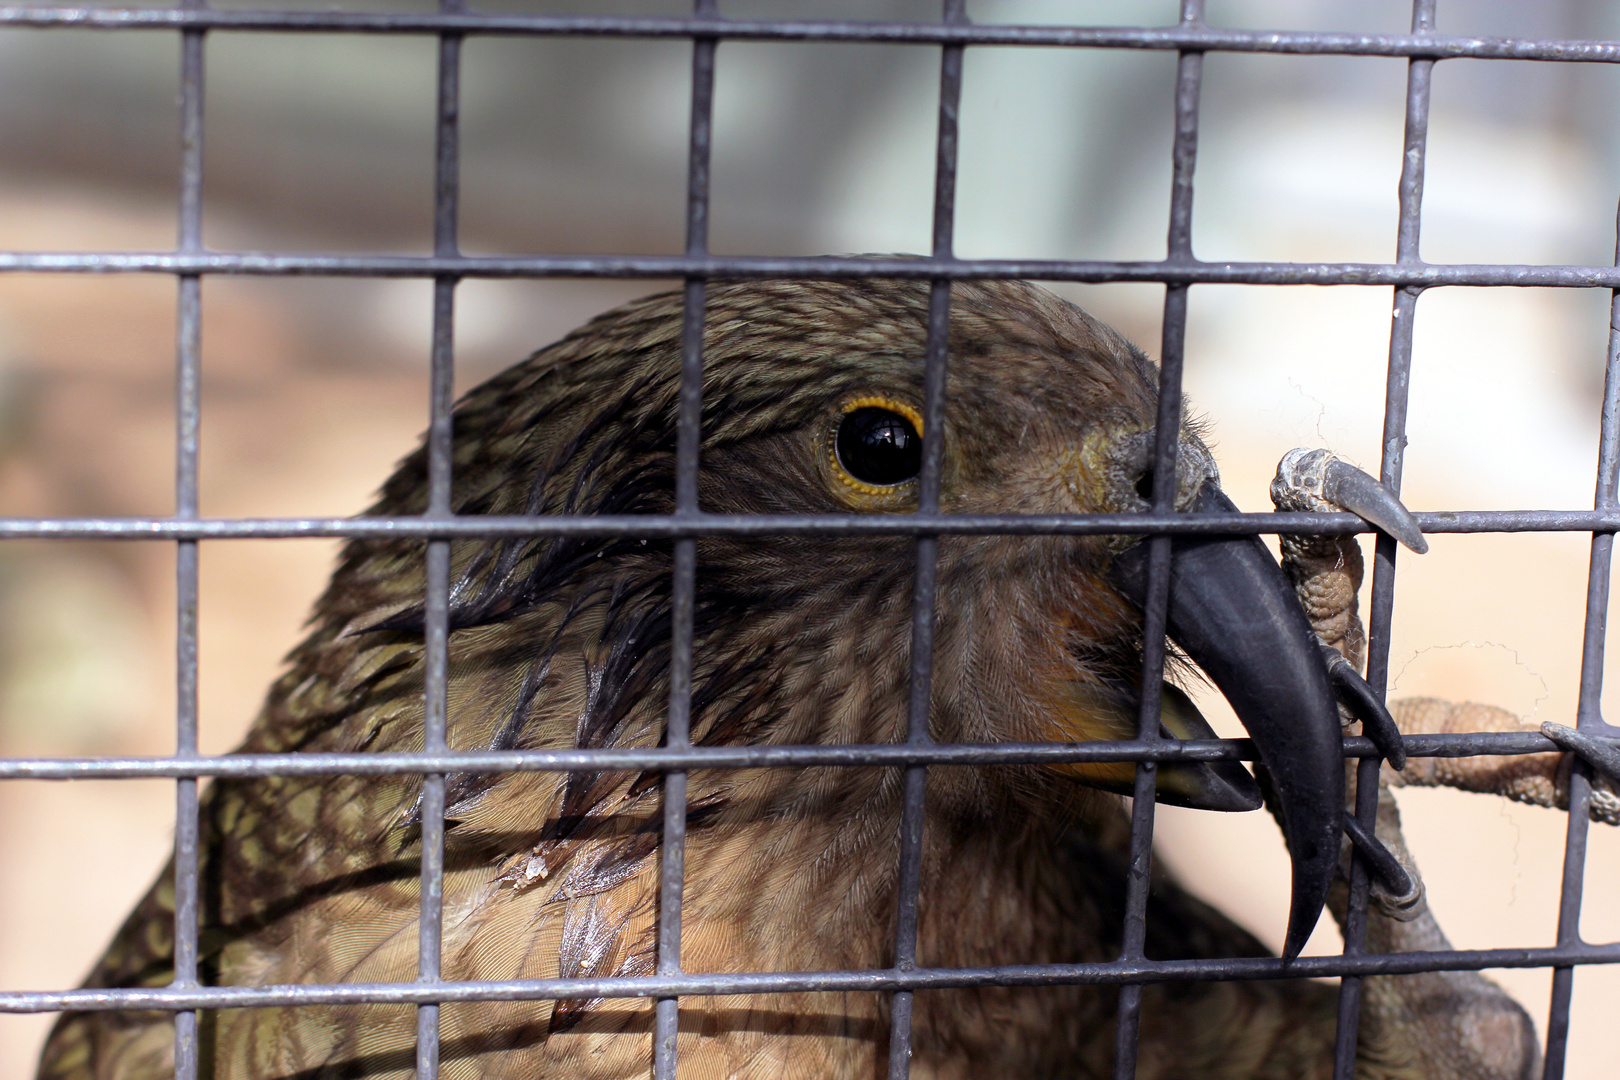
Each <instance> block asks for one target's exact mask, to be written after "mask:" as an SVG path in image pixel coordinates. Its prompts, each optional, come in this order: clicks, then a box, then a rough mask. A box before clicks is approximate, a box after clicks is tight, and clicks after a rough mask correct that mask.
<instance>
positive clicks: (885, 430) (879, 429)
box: [838, 407, 922, 484]
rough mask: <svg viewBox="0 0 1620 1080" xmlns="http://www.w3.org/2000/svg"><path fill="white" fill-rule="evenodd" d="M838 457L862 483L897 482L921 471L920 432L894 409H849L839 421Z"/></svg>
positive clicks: (845, 467) (847, 469)
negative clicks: (892, 410) (893, 410)
mask: <svg viewBox="0 0 1620 1080" xmlns="http://www.w3.org/2000/svg"><path fill="white" fill-rule="evenodd" d="M838 461H839V463H840V464H842V465H843V466H844V469H845V470H846V471H847V472H848V473H849V475H851V476H853V477H854V478H855V479H857V480H859V481H861V482H862V483H865V484H898V483H901V482H903V481H906V480H910V479H911V478H912V477H914V476H916V475H917V473H919V472H920V471H922V436H920V435H918V434H917V429H916V428H915V427H913V426H912V425H911V421H910V420H907V419H906V418H905V417H904V416H901V415H900V414H899V413H897V412H891V411H889V410H888V409H879V408H875V407H866V408H861V409H851V410H850V411H849V412H847V413H845V414H844V419H843V421H842V422H841V423H840V424H839V425H838Z"/></svg>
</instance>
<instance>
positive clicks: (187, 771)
mask: <svg viewBox="0 0 1620 1080" xmlns="http://www.w3.org/2000/svg"><path fill="white" fill-rule="evenodd" d="M1591 737H1592V738H1593V739H1595V740H1597V741H1598V742H1600V743H1607V744H1610V745H1614V746H1616V747H1620V739H1617V738H1612V737H1604V736H1601V735H1593V736H1591ZM1402 743H1403V745H1405V747H1406V753H1407V756H1408V757H1414V758H1421V757H1439V758H1454V757H1477V756H1482V755H1489V756H1507V755H1516V754H1544V753H1561V752H1562V749H1561V748H1560V747H1559V746H1558V745H1557V744H1556V743H1554V742H1553V741H1552V740H1551V739H1548V738H1547V737H1545V736H1544V735H1541V734H1538V733H1536V732H1533V731H1482V732H1472V733H1458V734H1445V735H1407V736H1405V737H1404V738H1403V739H1402ZM1344 755H1345V756H1346V757H1356V758H1365V757H1379V756H1381V751H1380V750H1379V749H1378V748H1377V747H1375V746H1374V745H1373V743H1372V742H1371V741H1370V740H1368V739H1367V738H1366V737H1365V736H1361V735H1355V736H1350V737H1347V738H1346V739H1345V740H1344ZM1256 757H1257V755H1256V753H1255V750H1254V743H1253V742H1252V741H1251V740H1249V739H1199V740H1196V741H1183V740H1179V739H1160V740H1158V741H1155V742H1153V743H1147V742H1141V741H1138V740H1135V739H1126V740H1120V741H1118V742H1100V741H1099V742H1082V743H1012V742H1009V743H948V744H941V745H921V744H919V745H908V744H905V743H878V744H845V745H840V746H692V747H657V746H649V747H624V746H617V747H603V748H599V749H591V750H468V751H450V752H446V753H440V754H421V753H416V754H333V753H307V754H220V755H218V756H215V757H88V758H4V759H0V780H92V779H100V780H133V779H141V778H152V777H164V778H171V779H172V778H175V777H186V776H220V777H231V778H237V779H241V778H249V777H263V776H385V775H394V774H399V773H438V772H443V773H505V772H569V771H573V772H578V771H585V770H592V769H647V770H659V769H778V768H811V767H819V766H842V767H850V766H906V765H1020V764H1032V763H1041V762H1045V763H1049V764H1060V763H1065V762H1078V761H1084V762H1105V761H1254V760H1255V759H1256Z"/></svg>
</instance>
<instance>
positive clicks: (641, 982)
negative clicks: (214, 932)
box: [0, 943, 1620, 1013]
mask: <svg viewBox="0 0 1620 1080" xmlns="http://www.w3.org/2000/svg"><path fill="white" fill-rule="evenodd" d="M1613 963H1620V943H1608V944H1601V945H1589V944H1579V943H1578V944H1574V945H1562V946H1553V947H1537V948H1519V949H1458V950H1455V951H1453V950H1444V949H1442V950H1430V951H1426V952H1409V953H1374V954H1370V955H1362V956H1355V957H1346V956H1302V957H1300V958H1299V959H1297V960H1294V961H1293V962H1291V963H1288V964H1284V963H1283V962H1282V961H1281V960H1278V959H1277V958H1276V957H1232V958H1224V959H1215V960H1129V961H1122V960H1116V961H1109V962H1103V963H1092V964H1017V965H1005V966H996V967H970V968H917V969H914V970H912V971H906V972H901V971H896V970H893V969H877V970H866V971H802V972H798V971H796V972H739V973H734V974H733V973H721V974H691V973H687V974H681V975H641V976H630V977H624V978H602V979H524V980H510V981H487V982H486V981H463V982H450V981H446V982H442V983H435V984H433V985H423V984H419V983H342V984H320V985H307V986H296V985H295V986H286V985H283V986H209V987H199V988H195V989H185V990H181V989H174V988H168V987H163V988H133V989H101V988H97V989H83V990H50V991H18V990H14V991H6V992H0V1013H25V1012H60V1011H63V1010H70V1009H71V1010H74V1011H79V1010H96V1011H107V1010H113V1009H130V1010H133V1009H164V1010H170V1011H179V1010H185V1009H198V1008H207V1009H242V1008H264V1007H268V1006H284V1005H293V1006H297V1005H324V1006H331V1005H367V1004H371V1005H382V1004H406V1005H420V1004H428V1003H433V1002H439V1003H443V1002H451V1001H537V1000H552V999H558V998H576V999H577V998H648V997H671V996H675V995H688V994H697V995H723V994H793V993H813V992H817V991H841V992H846V993H847V992H851V991H863V990H864V991H884V990H946V989H963V988H972V987H979V986H1030V987H1039V986H1073V985H1076V984H1102V985H1114V986H1118V985H1125V984H1129V983H1162V982H1189V981H1217V980H1230V979H1302V978H1313V979H1314V978H1331V977H1334V976H1342V975H1411V974H1415V973H1418V972H1425V971H1480V970H1483V969H1486V968H1528V967H1550V966H1552V965H1555V964H1556V965H1566V964H1567V965H1576V964H1613Z"/></svg>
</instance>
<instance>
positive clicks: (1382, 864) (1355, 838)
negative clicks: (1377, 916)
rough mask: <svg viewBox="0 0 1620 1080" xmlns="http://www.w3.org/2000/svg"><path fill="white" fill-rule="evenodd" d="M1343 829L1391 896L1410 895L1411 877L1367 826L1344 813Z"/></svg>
mask: <svg viewBox="0 0 1620 1080" xmlns="http://www.w3.org/2000/svg"><path fill="white" fill-rule="evenodd" d="M1344 831H1345V833H1346V834H1347V835H1348V836H1349V837H1350V842H1351V843H1352V844H1354V845H1355V846H1356V850H1357V851H1359V852H1361V857H1362V858H1363V859H1366V860H1367V865H1368V866H1369V867H1370V868H1371V869H1372V872H1373V876H1374V877H1376V878H1377V879H1378V883H1379V884H1380V885H1382V886H1383V887H1384V890H1385V891H1386V892H1388V893H1389V894H1390V895H1391V896H1410V895H1411V893H1412V878H1411V875H1409V874H1408V873H1407V872H1406V868H1405V867H1404V866H1402V865H1401V862H1400V860H1399V859H1397V858H1396V857H1395V854H1394V852H1392V851H1390V850H1389V848H1387V847H1385V846H1384V845H1383V844H1382V843H1381V842H1380V841H1379V839H1378V838H1377V837H1376V836H1374V835H1372V834H1371V833H1369V832H1368V831H1367V826H1365V825H1363V824H1362V823H1361V822H1360V821H1358V820H1357V819H1356V816H1355V815H1354V814H1346V815H1344Z"/></svg>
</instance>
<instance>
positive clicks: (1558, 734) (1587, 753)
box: [1541, 723, 1620, 781]
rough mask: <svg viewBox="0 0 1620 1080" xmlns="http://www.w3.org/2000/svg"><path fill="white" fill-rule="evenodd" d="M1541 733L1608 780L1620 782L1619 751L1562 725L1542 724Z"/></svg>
mask: <svg viewBox="0 0 1620 1080" xmlns="http://www.w3.org/2000/svg"><path fill="white" fill-rule="evenodd" d="M1541 733H1542V734H1543V735H1545V736H1547V738H1549V739H1551V740H1552V741H1553V742H1555V743H1557V744H1558V745H1559V746H1562V747H1563V748H1564V749H1565V750H1568V751H1569V752H1570V753H1572V754H1574V755H1575V756H1576V757H1578V758H1580V759H1581V760H1582V761H1584V762H1586V763H1587V764H1588V765H1590V766H1591V767H1592V768H1594V769H1596V770H1597V771H1598V772H1600V773H1602V774H1603V775H1605V776H1607V777H1608V778H1609V779H1611V780H1617V781H1620V749H1616V748H1615V747H1613V746H1611V745H1609V744H1607V743H1601V742H1598V741H1597V740H1596V739H1594V738H1592V736H1590V735H1587V734H1586V733H1584V732H1580V731H1576V730H1575V729H1574V728H1569V727H1565V726H1564V725H1563V724H1550V723H1549V724H1542V725H1541Z"/></svg>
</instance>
